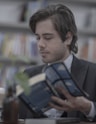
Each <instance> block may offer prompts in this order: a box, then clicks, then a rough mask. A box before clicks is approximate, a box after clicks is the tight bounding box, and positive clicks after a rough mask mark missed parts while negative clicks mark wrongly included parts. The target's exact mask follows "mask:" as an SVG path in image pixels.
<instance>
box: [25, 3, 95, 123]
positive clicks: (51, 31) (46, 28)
mask: <svg viewBox="0 0 96 124" xmlns="http://www.w3.org/2000/svg"><path fill="white" fill-rule="evenodd" d="M30 28H31V30H32V32H33V33H34V34H35V35H36V38H37V45H38V49H39V52H40V54H41V57H42V61H43V62H44V63H46V64H51V63H54V62H57V61H63V62H65V64H66V66H67V68H68V70H69V71H70V72H71V74H72V76H73V77H74V79H75V80H76V82H77V84H78V86H79V87H80V88H81V89H82V90H83V91H84V92H86V93H87V94H88V95H89V96H90V97H89V99H87V98H85V97H83V96H79V97H74V96H72V95H70V93H68V91H66V90H64V89H63V88H58V90H59V91H60V92H61V93H62V94H63V95H64V96H65V97H66V100H64V99H60V98H58V97H56V96H52V100H53V101H54V102H55V103H58V105H56V104H53V103H50V106H51V107H52V108H54V109H53V110H55V109H56V110H57V112H58V113H59V116H63V117H64V116H65V113H64V114H62V113H63V112H67V114H66V116H67V117H79V118H81V119H82V120H83V119H87V120H91V121H94V119H95V115H96V110H95V109H96V103H95V102H96V65H95V64H93V63H90V62H87V61H84V60H80V59H77V58H76V57H75V56H74V54H73V53H77V51H78V48H77V27H76V24H75V20H74V15H73V13H72V12H71V10H70V9H69V8H67V7H66V6H64V5H60V4H59V5H50V6H49V7H46V8H44V9H41V10H39V11H37V12H36V13H35V14H33V16H32V17H31V18H30ZM43 68H44V65H42V66H38V67H34V68H30V69H28V70H26V72H27V74H28V75H29V77H32V76H34V75H36V74H38V73H41V72H42V71H43ZM60 112H61V114H60ZM46 114H47V115H48V113H46ZM49 114H51V111H49Z"/></svg>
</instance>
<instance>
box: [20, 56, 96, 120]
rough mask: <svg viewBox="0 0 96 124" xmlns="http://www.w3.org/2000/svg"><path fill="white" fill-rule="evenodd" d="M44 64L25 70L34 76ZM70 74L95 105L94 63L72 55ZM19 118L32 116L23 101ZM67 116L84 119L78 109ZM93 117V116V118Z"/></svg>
mask: <svg viewBox="0 0 96 124" xmlns="http://www.w3.org/2000/svg"><path fill="white" fill-rule="evenodd" d="M43 68H44V65H40V66H36V67H32V68H29V69H27V70H26V71H25V72H26V73H27V74H28V75H29V77H32V76H35V75H36V74H39V73H41V72H42V69H43ZM71 74H72V76H73V78H74V79H75V80H76V82H77V84H78V86H79V87H80V88H81V89H82V90H84V91H85V92H86V93H88V94H89V99H90V100H92V101H93V102H94V105H95V106H96V103H95V102H96V64H94V63H91V62H87V61H84V60H80V59H77V58H76V57H75V56H74V57H73V62H72V67H71ZM19 115H20V118H30V117H33V115H32V113H30V112H29V111H28V110H27V108H26V107H25V105H24V104H23V103H20V114H19ZM67 116H68V117H79V118H81V119H85V116H84V114H83V113H81V112H78V111H73V112H68V113H67ZM94 119H95V118H94Z"/></svg>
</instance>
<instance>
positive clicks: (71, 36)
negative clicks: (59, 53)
mask: <svg viewBox="0 0 96 124" xmlns="http://www.w3.org/2000/svg"><path fill="white" fill-rule="evenodd" d="M72 39H73V35H72V33H71V32H67V34H66V40H65V44H66V45H70V44H71V42H72Z"/></svg>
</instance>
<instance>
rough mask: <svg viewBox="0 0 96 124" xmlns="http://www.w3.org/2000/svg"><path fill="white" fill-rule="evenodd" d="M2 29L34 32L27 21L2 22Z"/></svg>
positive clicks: (0, 26)
mask: <svg viewBox="0 0 96 124" xmlns="http://www.w3.org/2000/svg"><path fill="white" fill-rule="evenodd" d="M0 31H3V32H4V31H5V32H7V31H8V32H15V33H16V32H17V33H20V32H22V33H32V32H31V30H30V28H29V26H28V24H27V23H20V22H18V23H8V22H7V23H6V22H4V23H3V22H0Z"/></svg>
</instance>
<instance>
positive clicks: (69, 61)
mask: <svg viewBox="0 0 96 124" xmlns="http://www.w3.org/2000/svg"><path fill="white" fill-rule="evenodd" d="M72 61H73V55H72V54H70V55H69V56H68V57H67V59H65V60H64V63H65V65H66V67H67V69H68V70H69V71H71V65H72Z"/></svg>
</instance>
